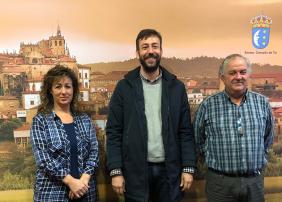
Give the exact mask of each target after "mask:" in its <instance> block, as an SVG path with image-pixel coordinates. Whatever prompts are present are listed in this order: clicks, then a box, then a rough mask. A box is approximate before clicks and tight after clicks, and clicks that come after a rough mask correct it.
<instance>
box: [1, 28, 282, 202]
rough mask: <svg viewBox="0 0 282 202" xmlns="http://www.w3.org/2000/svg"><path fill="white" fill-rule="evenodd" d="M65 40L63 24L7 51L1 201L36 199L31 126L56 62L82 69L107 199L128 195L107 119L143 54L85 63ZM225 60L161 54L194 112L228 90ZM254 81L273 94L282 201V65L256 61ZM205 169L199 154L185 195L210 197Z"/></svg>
mask: <svg viewBox="0 0 282 202" xmlns="http://www.w3.org/2000/svg"><path fill="white" fill-rule="evenodd" d="M39 38H40V36H39ZM66 44H67V41H66V39H65V37H64V35H63V32H62V30H61V28H60V26H59V25H58V26H57V30H56V33H55V34H54V35H50V36H49V37H48V38H46V39H42V40H39V41H38V42H37V43H25V42H22V43H20V44H19V47H20V48H19V52H12V53H10V52H2V53H0V154H1V155H0V201H24V202H25V201H32V189H33V183H34V173H35V165H34V159H33V155H32V151H31V145H30V143H29V137H30V134H29V133H30V126H31V123H32V118H33V116H34V115H35V114H36V113H37V107H38V105H39V104H40V96H39V92H40V90H41V85H42V78H43V76H44V74H45V73H46V72H47V71H48V70H49V69H50V68H52V67H54V66H55V65H57V64H60V65H64V66H68V67H70V68H72V69H73V70H74V71H75V72H76V73H77V76H78V78H79V82H80V103H79V104H80V107H81V109H82V111H84V112H85V113H87V114H88V115H90V116H91V118H92V120H93V122H94V123H95V126H96V131H97V137H98V140H99V146H100V168H99V173H98V190H99V196H100V201H105V202H110V201H118V200H120V201H122V199H118V198H117V196H116V195H115V194H114V193H113V191H112V189H111V185H110V184H109V183H110V181H109V177H108V173H107V171H106V167H105V125H106V122H107V113H108V105H109V101H110V99H111V95H112V93H113V91H114V89H115V86H116V84H117V82H118V81H119V80H120V79H122V78H123V76H124V75H125V74H126V73H127V72H128V71H130V70H131V69H133V68H134V67H136V66H137V65H138V61H137V59H128V60H124V61H118V62H107V63H92V64H79V63H78V62H77V60H76V57H75V56H71V55H70V50H69V48H68V46H67V45H66ZM222 60H223V59H222V58H217V57H207V56H200V57H193V58H186V59H183V58H181V59H179V58H177V57H169V58H168V57H165V58H163V59H162V65H163V66H165V67H166V68H167V69H169V70H170V71H171V72H173V73H174V74H175V75H177V77H178V78H179V79H180V80H181V81H182V82H183V83H184V84H185V86H186V89H187V95H188V100H189V104H190V108H191V116H192V119H193V117H194V114H195V111H196V110H197V107H198V106H199V104H200V103H201V102H202V101H203V99H205V98H206V97H207V96H209V95H212V94H214V93H217V92H219V91H221V90H223V88H224V87H223V84H222V83H221V82H220V80H219V78H218V75H217V74H218V73H217V72H218V68H219V65H220V64H221V62H222ZM248 88H249V89H250V90H253V91H255V92H258V93H261V94H263V95H265V96H267V97H268V98H269V102H270V105H271V107H272V111H273V115H274V116H275V140H274V144H273V146H272V149H271V151H270V155H269V164H268V166H267V168H266V169H265V172H264V174H265V193H266V199H267V201H278V200H277V199H279V198H281V196H282V161H281V158H282V141H281V140H282V66H279V65H269V64H265V65H261V64H255V63H254V64H253V69H252V74H251V77H250V81H249V84H248ZM206 169H207V168H206V167H205V165H203V164H201V162H199V167H198V171H197V173H196V181H195V182H194V184H193V186H192V188H191V190H190V191H189V193H187V194H186V196H185V200H184V201H205V195H204V184H205V182H204V174H205V171H206Z"/></svg>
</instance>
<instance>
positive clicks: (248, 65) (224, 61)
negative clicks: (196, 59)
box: [218, 54, 252, 76]
mask: <svg viewBox="0 0 282 202" xmlns="http://www.w3.org/2000/svg"><path fill="white" fill-rule="evenodd" d="M235 58H242V59H243V60H244V61H245V63H246V65H247V72H248V74H250V73H251V72H252V66H251V63H250V60H249V59H248V58H246V57H244V56H243V55H240V54H231V55H228V56H227V57H226V58H225V59H224V60H223V62H222V64H221V65H220V68H219V71H218V74H219V76H222V75H224V71H225V68H226V66H227V65H228V64H229V62H230V61H232V60H234V59H235Z"/></svg>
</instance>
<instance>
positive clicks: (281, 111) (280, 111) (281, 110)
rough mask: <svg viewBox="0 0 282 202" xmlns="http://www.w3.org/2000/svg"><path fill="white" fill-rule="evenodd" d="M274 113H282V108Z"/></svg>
mask: <svg viewBox="0 0 282 202" xmlns="http://www.w3.org/2000/svg"><path fill="white" fill-rule="evenodd" d="M274 113H282V107H279V108H277V109H275V110H274Z"/></svg>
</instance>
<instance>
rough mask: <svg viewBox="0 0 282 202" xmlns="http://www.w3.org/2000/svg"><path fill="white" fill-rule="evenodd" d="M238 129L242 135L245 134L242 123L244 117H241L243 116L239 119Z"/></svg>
mask: <svg viewBox="0 0 282 202" xmlns="http://www.w3.org/2000/svg"><path fill="white" fill-rule="evenodd" d="M237 131H238V133H239V134H240V135H244V129H243V125H242V118H241V116H240V117H239V118H238V120H237Z"/></svg>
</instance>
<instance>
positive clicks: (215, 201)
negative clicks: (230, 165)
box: [206, 170, 264, 202]
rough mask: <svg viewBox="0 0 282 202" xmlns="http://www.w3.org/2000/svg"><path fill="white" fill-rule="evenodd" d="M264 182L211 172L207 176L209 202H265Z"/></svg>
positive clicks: (257, 178) (259, 176)
mask: <svg viewBox="0 0 282 202" xmlns="http://www.w3.org/2000/svg"><path fill="white" fill-rule="evenodd" d="M263 184H264V181H263V176H262V175H261V174H259V175H255V176H227V175H224V174H219V173H216V172H214V171H211V170H209V171H208V172H207V175H206V194H207V199H208V202H264V185H263Z"/></svg>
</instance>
